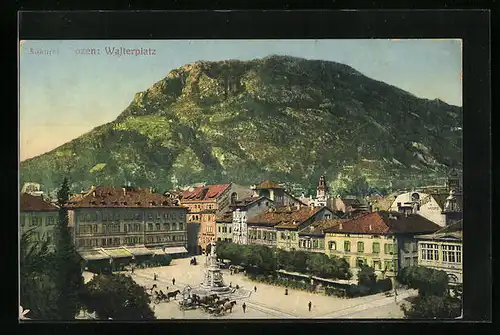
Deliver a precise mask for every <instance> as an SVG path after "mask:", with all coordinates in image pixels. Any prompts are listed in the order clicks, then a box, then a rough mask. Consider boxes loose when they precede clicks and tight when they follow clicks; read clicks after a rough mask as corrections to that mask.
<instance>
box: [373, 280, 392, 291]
mask: <svg viewBox="0 0 500 335" xmlns="http://www.w3.org/2000/svg"><path fill="white" fill-rule="evenodd" d="M376 287H377V292H387V291H390V290H392V280H391V279H390V278H386V279H381V280H377V284H376Z"/></svg>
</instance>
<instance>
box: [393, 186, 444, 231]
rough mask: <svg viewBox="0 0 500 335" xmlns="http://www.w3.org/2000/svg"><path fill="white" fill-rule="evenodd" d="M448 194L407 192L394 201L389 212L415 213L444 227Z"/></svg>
mask: <svg viewBox="0 0 500 335" xmlns="http://www.w3.org/2000/svg"><path fill="white" fill-rule="evenodd" d="M447 197H448V194H427V193H423V192H419V191H414V192H405V193H403V194H400V195H398V196H397V197H396V199H394V201H393V203H392V205H391V207H390V208H389V211H395V212H407V213H414V214H419V215H421V216H423V217H424V218H426V219H428V220H430V221H432V222H434V223H435V224H437V225H439V226H441V227H444V226H445V225H446V215H445V214H444V213H443V210H444V204H445V202H446V198H447Z"/></svg>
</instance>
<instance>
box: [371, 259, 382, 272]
mask: <svg viewBox="0 0 500 335" xmlns="http://www.w3.org/2000/svg"><path fill="white" fill-rule="evenodd" d="M373 269H374V270H380V269H382V264H380V261H379V260H374V261H373Z"/></svg>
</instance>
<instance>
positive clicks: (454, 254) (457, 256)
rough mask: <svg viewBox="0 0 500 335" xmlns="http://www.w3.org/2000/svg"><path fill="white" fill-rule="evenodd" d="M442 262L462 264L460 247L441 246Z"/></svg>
mask: <svg viewBox="0 0 500 335" xmlns="http://www.w3.org/2000/svg"><path fill="white" fill-rule="evenodd" d="M442 249H443V262H450V263H462V247H461V246H458V245H446V244H445V245H443V246H442Z"/></svg>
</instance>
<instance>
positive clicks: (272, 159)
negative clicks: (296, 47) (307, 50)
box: [21, 56, 462, 189]
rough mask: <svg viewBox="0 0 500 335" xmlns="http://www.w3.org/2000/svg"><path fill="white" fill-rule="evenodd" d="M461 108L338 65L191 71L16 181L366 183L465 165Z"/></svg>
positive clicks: (429, 175)
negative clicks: (360, 179)
mask: <svg viewBox="0 0 500 335" xmlns="http://www.w3.org/2000/svg"><path fill="white" fill-rule="evenodd" d="M461 126H462V109H461V108H459V107H456V106H450V105H448V104H446V103H444V102H442V101H439V100H425V99H419V98H416V97H415V96H413V95H411V94H410V93H408V92H405V91H403V90H401V89H398V88H396V87H393V86H390V85H387V84H385V83H382V82H378V81H375V80H373V79H370V78H368V77H366V76H364V75H362V74H361V73H359V72H358V71H356V70H354V69H352V68H350V67H348V66H346V65H343V64H339V63H334V62H325V61H318V60H306V59H300V58H293V57H286V56H270V57H266V58H263V59H256V60H252V61H246V62H243V61H235V60H229V61H221V62H203V61H200V62H195V63H193V64H188V65H185V66H183V67H181V68H178V69H175V70H172V71H171V72H170V73H169V74H168V75H167V76H166V77H165V78H164V79H162V80H160V81H159V82H157V83H156V84H154V85H153V86H152V87H151V88H149V89H148V90H146V91H144V92H140V93H137V94H136V96H135V98H134V100H133V101H132V102H131V104H130V105H129V106H128V107H127V108H126V109H125V110H124V111H123V112H122V113H121V114H120V115H119V116H118V117H117V119H116V120H115V121H114V122H111V123H108V124H105V125H102V126H100V127H97V128H95V129H94V130H92V131H91V132H89V133H87V134H85V135H83V136H81V137H79V138H77V139H75V140H73V141H71V142H69V143H66V144H64V145H62V146H61V147H59V148H57V149H55V150H53V151H51V152H48V153H46V154H44V155H41V156H38V157H35V158H32V159H29V160H26V161H24V162H22V163H21V179H22V182H24V181H36V182H41V183H42V184H44V185H45V187H47V188H52V187H55V186H57V185H58V183H59V182H60V180H61V178H62V176H63V174H65V173H67V174H69V176H70V178H71V180H72V181H73V182H74V185H73V186H74V187H75V188H80V187H88V186H89V185H90V184H94V185H95V184H98V183H105V184H114V185H121V184H122V183H123V182H124V181H126V180H127V181H131V182H133V183H137V184H140V185H143V186H149V185H154V186H156V187H158V188H160V189H164V188H167V187H170V186H171V185H172V182H174V183H179V184H181V185H183V184H189V183H195V182H199V181H205V182H207V183H218V182H226V181H233V182H236V183H239V184H247V185H249V184H253V183H257V182H258V181H260V180H263V179H269V178H270V179H275V180H278V181H280V180H283V181H284V180H288V181H291V182H294V183H298V184H301V185H306V186H309V185H312V184H316V183H317V178H318V177H319V175H320V174H326V175H327V176H328V178H329V179H332V178H335V176H336V175H337V174H338V173H339V172H343V173H348V172H349V171H350V170H352V169H353V168H356V169H359V170H360V171H362V173H363V174H365V175H366V176H367V178H368V180H369V181H370V182H371V183H373V184H380V185H384V184H386V183H387V182H388V180H389V179H391V180H400V181H402V182H403V184H404V183H411V182H413V181H416V180H418V181H419V183H422V182H425V181H426V180H429V182H430V181H432V180H433V179H435V178H436V177H437V176H439V175H441V174H442V173H443V172H444V171H445V170H446V169H447V167H455V168H459V169H460V168H461V165H462V148H461V140H462V134H461V128H460V127H461Z"/></svg>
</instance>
